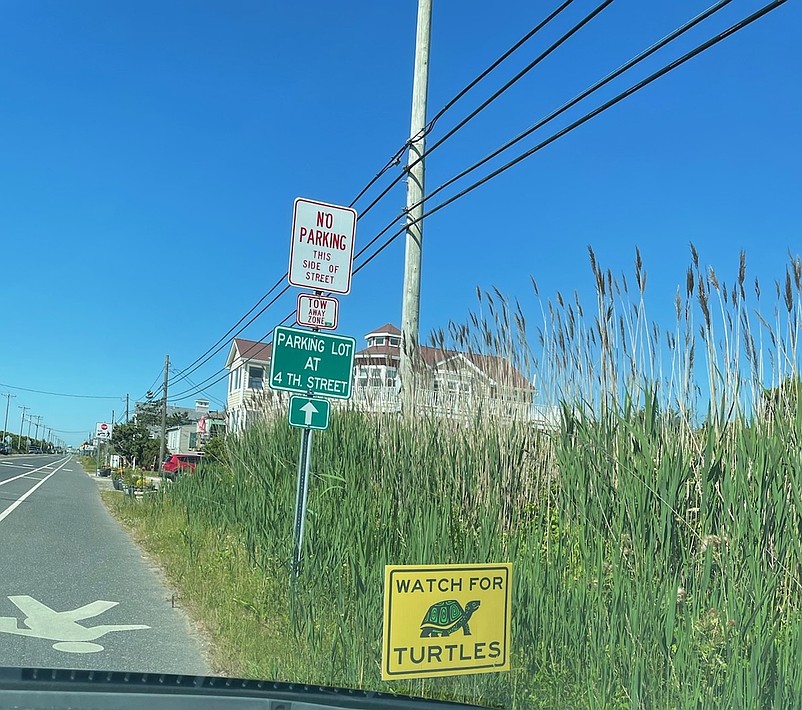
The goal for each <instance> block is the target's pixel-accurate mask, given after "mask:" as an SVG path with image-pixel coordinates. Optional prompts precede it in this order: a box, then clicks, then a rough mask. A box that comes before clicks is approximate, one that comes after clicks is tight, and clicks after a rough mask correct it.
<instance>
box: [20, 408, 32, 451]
mask: <svg viewBox="0 0 802 710" xmlns="http://www.w3.org/2000/svg"><path fill="white" fill-rule="evenodd" d="M20 409H21V410H22V417H20V420H19V439H17V447H18V448H19V452H20V453H23V451H22V427H23V426H25V412H27V411H28V409H30V407H23V406H22V405H20Z"/></svg>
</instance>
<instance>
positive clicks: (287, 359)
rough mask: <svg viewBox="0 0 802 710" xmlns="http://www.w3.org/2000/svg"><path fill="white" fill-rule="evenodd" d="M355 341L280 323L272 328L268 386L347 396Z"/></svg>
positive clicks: (348, 395)
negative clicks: (288, 326)
mask: <svg viewBox="0 0 802 710" xmlns="http://www.w3.org/2000/svg"><path fill="white" fill-rule="evenodd" d="M355 349H356V340H354V339H353V338H351V337H349V336H347V335H334V334H333V333H313V332H310V331H308V330H298V329H296V328H287V327H285V326H282V325H279V326H277V327H276V329H275V330H274V331H273V353H272V356H271V358H270V387H271V388H272V389H274V390H281V391H284V392H297V393H299V394H305V395H307V396H309V395H311V396H313V397H314V396H318V397H332V398H334V399H348V398H349V397H350V396H351V379H352V375H353V370H354V351H355Z"/></svg>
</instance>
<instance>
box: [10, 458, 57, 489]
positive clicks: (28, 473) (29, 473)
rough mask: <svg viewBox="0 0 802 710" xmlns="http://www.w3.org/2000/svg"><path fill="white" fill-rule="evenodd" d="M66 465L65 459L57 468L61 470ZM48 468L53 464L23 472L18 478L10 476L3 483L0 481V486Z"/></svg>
mask: <svg viewBox="0 0 802 710" xmlns="http://www.w3.org/2000/svg"><path fill="white" fill-rule="evenodd" d="M67 463H69V459H66V460H65V461H63V462H62V463H61V466H59V468H61V467H62V466H66V465H67ZM50 466H53V464H52V463H48V464H45V465H44V466H40V467H39V468H35V469H33V470H31V471H25V473H21V474H20V475H19V476H12V477H11V478H7V479H6V480H5V481H0V486H4V485H6V483H11V481H16V480H17V479H18V478H23V477H24V476H30V475H31V474H32V473H36V472H37V471H41V470H42V469H45V468H50ZM59 468H57V469H56V471H58V470H59ZM56 471H53V473H55V472H56Z"/></svg>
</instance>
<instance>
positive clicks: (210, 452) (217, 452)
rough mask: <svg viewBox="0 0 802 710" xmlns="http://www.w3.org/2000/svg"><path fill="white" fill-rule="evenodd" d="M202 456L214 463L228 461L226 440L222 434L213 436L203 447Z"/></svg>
mask: <svg viewBox="0 0 802 710" xmlns="http://www.w3.org/2000/svg"><path fill="white" fill-rule="evenodd" d="M203 453H204V455H205V456H204V458H206V459H208V460H210V461H213V462H215V463H222V464H225V463H227V462H228V447H227V446H226V440H225V438H224V437H222V436H213V437H212V438H211V439H209V441H207V442H206V444H205V445H204V447H203Z"/></svg>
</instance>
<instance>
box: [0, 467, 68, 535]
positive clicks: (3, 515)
mask: <svg viewBox="0 0 802 710" xmlns="http://www.w3.org/2000/svg"><path fill="white" fill-rule="evenodd" d="M67 461H69V459H67ZM67 461H64V462H63V463H62V464H61V466H59V467H58V468H57V469H56V470H55V471H53V472H52V473H50V474H48V475H47V476H45V477H44V478H43V479H42V480H41V481H39V483H37V484H36V485H35V486H33V488H30V489H29V490H28V491H26V492H25V493H23V494H22V495H21V496H20V497H19V498H17V500H15V501H14V502H13V503H12V504H11V505H10V506H8V508H6V509H5V510H4V511H3V512H2V513H0V523H2V522H3V521H4V520H5V519H6V518H7V517H8V516H9V515H11V513H13V512H14V511H15V510H16V509H17V507H18V506H19V505H20V504H21V503H22V502H24V501H25V499H26V498H28V497H29V496H30V495H32V494H33V492H34V491H35V490H36V489H37V488H39V486H41V485H42V484H44V483H45V481H47V480H48V479H49V478H50V477H51V476H53V475H55V474H57V473H58V472H59V471H60V470H61V469H62V468H64V466H66V465H67ZM42 468H44V466H43V467H42Z"/></svg>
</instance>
